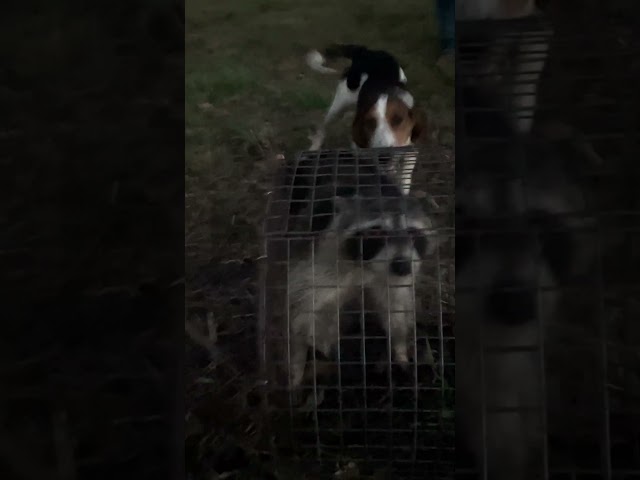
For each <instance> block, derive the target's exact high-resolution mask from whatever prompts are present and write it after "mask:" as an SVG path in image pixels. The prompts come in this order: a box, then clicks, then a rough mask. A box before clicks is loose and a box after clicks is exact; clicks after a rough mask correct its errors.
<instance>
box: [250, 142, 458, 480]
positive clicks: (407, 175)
mask: <svg viewBox="0 0 640 480" xmlns="http://www.w3.org/2000/svg"><path fill="white" fill-rule="evenodd" d="M407 165H408V167H407ZM453 173H454V168H453V155H452V154H451V153H450V152H445V151H444V150H442V149H438V147H434V148H431V149H424V150H422V149H416V148H395V149H363V150H357V151H352V150H337V151H314V152H301V153H299V154H298V155H297V156H296V158H294V159H292V161H290V162H287V163H286V164H284V165H283V167H282V171H281V172H280V174H279V175H277V176H276V178H275V179H274V183H273V188H272V189H271V193H270V201H269V205H268V206H267V214H266V218H265V222H264V242H265V263H264V271H263V275H262V277H261V280H260V283H261V285H260V288H261V292H262V293H261V299H262V302H263V308H262V310H261V312H260V324H261V346H260V348H261V351H262V352H263V355H262V361H263V367H262V371H263V373H264V375H265V379H266V380H267V385H268V387H267V388H266V389H265V403H264V404H265V410H264V414H265V415H267V416H268V417H269V421H270V424H271V425H272V426H274V427H273V428H274V434H275V436H276V437H279V438H282V439H284V438H286V437H289V446H294V447H295V450H296V451H297V452H298V453H299V454H300V456H301V457H302V458H307V459H308V461H309V462H312V463H316V464H317V463H319V464H320V465H322V466H324V468H326V472H329V471H330V470H332V469H333V470H335V468H336V467H335V465H336V463H339V462H347V461H349V460H352V461H354V462H356V463H357V464H358V465H359V467H360V471H361V472H375V471H381V470H383V471H387V472H389V473H390V474H392V475H394V477H393V478H407V479H411V478H424V475H425V473H427V474H429V475H432V476H433V475H436V476H446V475H450V474H451V473H452V472H453V468H454V465H453V462H454V459H453V448H454V446H453V438H454V432H453V424H452V423H451V422H449V421H447V420H446V419H443V411H445V410H446V411H449V412H451V411H452V410H453V405H448V406H447V405H446V402H447V401H451V400H452V397H453V396H452V395H449V394H447V393H446V392H445V391H444V387H443V386H442V385H441V383H442V379H446V378H447V377H450V376H451V374H452V368H453V365H452V362H451V361H450V360H447V359H448V358H449V357H451V356H452V355H453V344H452V337H453V335H452V332H451V328H452V324H453V316H454V302H453V299H452V297H453V284H452V278H451V273H452V271H453V244H452V237H453V207H454V198H453V187H454V185H453ZM407 179H408V180H410V182H408V181H407ZM403 188H408V189H409V192H408V193H407V192H406V191H404V190H403ZM354 193H357V194H358V195H359V197H361V198H362V202H360V203H358V204H357V205H358V210H357V214H355V215H354V218H355V220H353V221H354V222H356V223H357V222H359V221H361V219H362V218H365V215H370V214H371V211H372V210H373V211H375V212H379V213H380V214H381V215H390V217H389V218H396V217H395V216H393V215H394V214H396V215H400V217H398V218H405V219H407V218H409V219H411V218H413V217H412V215H415V213H412V212H414V210H412V209H413V208H414V207H415V205H421V207H420V210H421V211H422V212H424V213H425V214H426V215H427V217H428V218H429V219H430V221H431V223H430V227H429V228H428V229H426V230H424V229H423V230H420V229H419V230H418V231H417V232H416V234H417V235H419V236H418V237H415V239H414V237H412V236H407V235H408V234H409V233H408V231H405V229H406V228H407V227H406V226H403V227H400V230H399V231H398V232H397V233H391V231H389V232H387V231H383V232H382V233H383V234H382V235H378V236H376V232H373V233H371V234H369V233H366V234H365V235H364V236H363V237H362V239H361V240H360V241H361V242H365V240H372V239H374V240H375V239H378V238H381V239H382V240H381V241H383V242H384V243H383V244H384V248H390V247H389V245H396V244H395V243H392V242H401V243H400V244H402V242H403V241H404V240H406V239H409V241H410V242H418V241H419V240H418V238H422V236H423V235H427V237H425V238H427V239H429V238H430V239H432V240H428V241H427V244H430V243H429V242H430V241H433V242H434V243H435V245H436V246H435V247H434V248H435V251H434V252H433V253H432V254H431V255H430V256H429V258H428V260H422V267H421V268H420V269H419V270H412V271H411V274H410V275H408V277H406V278H407V280H406V281H402V282H397V281H395V283H391V282H390V280H389V278H386V279H385V284H384V290H385V291H386V294H385V295H386V298H387V299H389V300H387V301H386V302H387V303H386V307H385V313H384V315H383V317H385V318H386V320H383V321H384V322H387V328H386V330H387V331H390V330H391V327H390V326H389V322H390V319H391V317H392V316H394V315H407V316H408V317H407V318H410V321H409V323H410V325H409V327H408V330H409V331H411V333H412V335H410V337H411V339H410V341H409V340H408V341H407V344H406V347H407V351H408V352H411V351H412V352H413V357H415V358H414V359H413V360H410V363H409V365H408V366H406V367H405V369H402V368H401V367H399V366H398V365H397V362H398V359H397V358H395V353H394V352H395V350H394V348H395V344H392V343H391V338H392V336H389V335H388V334H386V333H385V329H384V328H382V329H381V325H382V324H381V323H379V322H380V320H381V318H379V315H380V313H381V312H380V311H378V310H376V309H371V308H369V304H370V303H371V301H372V298H370V297H371V292H370V291H369V290H367V288H366V287H365V286H358V287H357V288H358V291H357V294H356V296H357V297H358V299H357V300H358V301H356V302H355V305H353V306H350V304H345V305H342V302H341V301H337V302H336V304H335V305H334V306H335V307H336V308H339V311H338V312H337V313H338V314H337V315H335V316H336V318H337V324H338V345H337V347H336V349H335V352H336V354H335V356H334V357H332V358H329V359H326V358H325V355H324V353H320V352H319V351H316V349H313V350H314V351H313V352H312V354H311V360H310V363H311V364H312V365H311V366H309V365H308V364H307V366H306V368H305V373H304V375H305V378H306V375H307V374H308V373H309V370H312V372H311V373H310V375H311V377H312V378H311V379H309V382H310V383H308V382H307V380H304V379H303V381H302V383H301V384H300V387H298V388H297V389H296V388H292V386H291V384H290V383H289V382H290V380H291V375H290V374H287V375H285V376H288V379H284V378H282V374H281V373H278V372H281V369H282V367H284V370H287V367H290V366H291V364H292V359H291V356H292V355H291V352H290V350H288V349H289V348H290V335H289V332H290V331H291V325H287V326H286V327H285V330H286V331H285V332H283V331H282V327H279V326H278V325H279V322H280V320H278V318H279V317H280V316H282V312H284V317H286V318H289V315H290V313H289V311H290V308H291V307H290V305H291V304H292V302H291V298H286V297H288V296H289V297H290V296H291V295H294V293H293V292H292V291H291V290H290V289H286V288H282V286H281V284H282V283H283V281H284V280H283V278H284V276H286V282H287V285H290V282H291V281H292V280H291V276H292V275H296V274H297V273H292V272H293V271H294V270H295V271H296V272H299V271H300V268H301V267H299V265H300V264H301V263H300V262H301V259H302V261H304V259H305V258H309V259H310V265H312V267H311V278H312V280H311V281H310V285H311V290H312V293H311V295H313V296H314V298H316V303H317V301H318V300H317V297H318V296H322V295H323V293H322V292H323V289H326V288H329V291H333V290H332V289H335V288H336V286H337V285H330V284H329V285H327V284H324V283H322V280H320V279H319V278H316V277H317V276H316V275H314V273H316V269H318V268H320V269H321V265H322V263H320V262H321V260H320V259H321V258H324V257H322V255H323V254H324V253H323V252H325V250H323V248H324V249H326V248H328V247H326V245H333V243H327V244H325V243H322V242H323V241H324V240H323V239H325V240H326V239H328V238H329V239H330V238H331V235H336V236H337V235H338V234H337V233H334V230H332V229H333V228H337V229H339V228H340V226H335V225H333V223H332V222H333V221H334V219H335V218H338V217H337V216H338V213H337V210H336V201H335V197H341V196H342V197H345V198H352V196H353V194H354ZM407 199H408V200H407ZM396 200H397V201H396ZM394 202H395V203H394ZM396 203H397V205H396ZM393 205H396V207H393ZM410 205H411V206H410ZM377 208H378V209H379V210H376V209H377ZM394 208H399V209H398V210H394ZM361 210H362V211H361ZM365 211H366V212H367V213H365ZM418 217H419V218H422V217H420V216H418ZM366 218H368V217H366ZM374 218H375V217H374ZM385 218H386V217H385ZM404 221H405V222H408V221H409V220H404ZM332 225H333V226H332ZM394 225H395V224H394ZM397 225H400V224H399V223H398V224H397ZM403 225H404V224H403ZM406 225H408V223H407V224H406ZM394 228H395V227H394ZM394 231H395V230H394ZM336 232H337V230H336ZM370 235H373V236H370ZM410 235H414V234H413V233H411V234H410ZM283 244H286V246H287V247H286V248H283V247H282V245H283ZM323 245H324V246H323ZM363 245H364V243H361V244H360V248H361V249H362V248H364V246H363ZM402 245H404V244H402ZM410 245H417V244H414V243H411V244H410ZM340 248H343V247H342V246H339V245H334V246H333V247H331V250H330V251H331V252H334V251H340V250H339V249H340ZM413 248H418V247H415V246H411V247H410V250H411V249H413ZM293 250H297V251H296V252H295V253H292V251H293ZM411 251H413V250H411ZM305 252H306V253H305ZM332 258H333V257H332ZM387 261H388V260H384V259H382V260H376V259H375V258H374V259H365V258H364V257H359V260H358V262H359V269H360V270H359V272H360V273H359V275H361V276H363V277H362V278H369V276H370V274H369V273H367V272H369V270H367V268H369V269H371V268H377V267H374V265H376V263H375V262H377V263H379V264H382V265H385V262H387ZM416 261H417V260H415V259H414V260H412V261H411V264H414V263H415V262H416ZM332 262H333V263H332V265H333V267H332V269H333V270H334V271H335V272H341V271H342V270H343V269H344V268H347V267H345V265H347V264H345V263H344V260H339V257H335V258H333V260H332ZM316 264H317V265H318V266H317V267H316V266H315V265H316ZM414 268H415V267H414ZM302 271H304V269H303V270H302ZM445 273H446V274H447V275H446V274H445ZM339 278H341V277H339ZM293 282H294V283H295V280H293ZM362 283H364V282H362ZM402 289H404V290H402ZM398 292H408V294H409V295H410V299H409V300H408V303H406V304H404V306H403V307H401V308H397V307H396V308H394V307H392V304H391V300H390V299H391V298H392V297H393V298H395V297H396V296H397V295H399V293H398ZM341 295H342V293H336V296H337V297H341ZM375 300H377V299H375ZM443 301H446V302H447V303H443ZM419 303H424V304H425V305H420V306H419V307H418V304H419ZM312 304H313V302H312ZM374 304H375V302H374V303H373V304H372V305H374ZM315 307H316V305H312V306H311V310H310V311H311V312H315V311H316V308H315ZM332 308H333V307H332ZM301 311H302V312H304V311H305V310H301ZM343 318H345V319H347V321H346V322H345V323H344V325H341V323H342V321H343V320H342V319H343ZM418 320H419V321H418ZM291 321H292V319H291V318H289V320H288V322H289V323H291ZM285 323H287V321H285ZM418 324H419V325H418ZM340 327H344V328H347V327H349V328H352V330H345V331H343V328H340ZM318 328H324V326H323V325H319V326H316V327H314V330H313V333H312V335H313V336H314V339H315V340H314V342H316V341H317V338H316V336H317V334H318ZM354 328H355V330H353V329H354ZM378 330H379V331H378ZM283 347H285V350H286V351H288V352H289V353H288V354H285V357H284V358H282V357H280V358H278V356H279V354H278V351H280V350H279V349H282V348H283ZM385 351H386V354H385V353H384V352H385ZM432 351H435V352H436V353H437V355H438V358H437V359H436V360H435V361H434V360H433V359H432V358H431V357H433V354H432V353H431V352H432ZM429 355H430V356H431V357H429ZM423 357H424V359H423ZM435 362H437V363H435ZM325 367H326V368H328V369H331V368H333V370H327V372H329V373H325V370H324V368H325ZM436 372H437V373H439V375H434V373H436ZM279 375H280V377H279ZM438 376H439V377H440V378H438ZM447 381H448V383H449V388H451V387H452V383H453V380H452V379H450V380H447ZM434 382H435V383H434ZM308 384H309V387H307V385H308ZM294 391H295V392H296V393H295V394H294V393H293V392H294ZM281 393H284V398H283V397H282V395H280V396H279V394H281ZM296 396H300V397H301V398H293V397H296ZM305 399H306V400H305ZM294 404H295V405H294ZM285 412H286V415H287V416H288V417H289V420H290V421H289V422H288V424H287V422H285V424H284V427H282V426H281V427H280V428H278V425H282V424H281V423H280V422H279V421H278V418H280V416H281V415H282V414H283V413H285ZM276 443H278V442H276ZM283 446H285V447H286V445H277V446H276V449H278V448H282V447H283Z"/></svg>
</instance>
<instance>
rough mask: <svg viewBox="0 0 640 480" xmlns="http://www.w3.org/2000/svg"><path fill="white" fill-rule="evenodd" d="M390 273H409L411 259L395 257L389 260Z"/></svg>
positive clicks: (403, 275) (404, 275) (402, 274)
mask: <svg viewBox="0 0 640 480" xmlns="http://www.w3.org/2000/svg"><path fill="white" fill-rule="evenodd" d="M391 273H393V274H394V275H397V276H399V277H406V276H407V275H410V274H411V260H410V259H408V258H405V257H396V258H394V259H393V261H392V262H391Z"/></svg>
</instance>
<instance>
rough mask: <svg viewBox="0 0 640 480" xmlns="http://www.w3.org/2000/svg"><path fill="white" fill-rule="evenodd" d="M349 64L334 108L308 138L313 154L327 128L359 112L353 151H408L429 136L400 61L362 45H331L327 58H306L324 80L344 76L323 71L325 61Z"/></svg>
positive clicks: (317, 55) (312, 53) (311, 55)
mask: <svg viewBox="0 0 640 480" xmlns="http://www.w3.org/2000/svg"><path fill="white" fill-rule="evenodd" d="M336 58H348V59H350V60H351V65H350V66H349V67H347V68H346V69H345V70H344V72H342V79H341V80H340V82H339V83H338V87H337V89H336V93H335V95H334V98H333V101H332V102H331V106H330V107H329V110H328V111H327V114H326V115H325V118H324V120H323V122H322V124H321V125H320V126H319V127H318V129H317V130H316V132H315V133H314V134H313V135H311V136H310V137H309V139H310V140H311V146H310V150H319V149H320V147H321V146H322V143H323V142H324V138H325V133H326V128H327V126H328V125H329V124H330V123H331V122H332V121H333V120H335V119H336V118H337V117H338V116H340V115H342V114H343V113H344V112H345V111H347V110H349V109H351V108H353V107H354V106H355V109H356V114H355V118H354V120H353V125H352V131H351V137H352V147H354V148H357V147H360V148H383V147H404V146H409V145H412V144H413V143H415V142H416V141H417V140H418V138H420V137H423V136H424V135H425V134H426V116H425V115H424V113H422V112H421V111H419V110H418V109H417V108H416V107H415V105H414V99H413V96H412V95H411V93H410V92H409V90H408V89H407V87H406V83H407V77H406V75H405V73H404V71H403V69H402V67H401V66H400V64H399V63H398V61H397V60H396V59H395V58H394V57H393V56H392V55H391V54H389V53H387V52H385V51H382V50H369V49H368V48H367V47H363V46H360V45H331V46H329V47H327V48H326V49H325V50H324V54H323V53H320V52H319V51H317V50H312V51H310V52H309V53H307V56H306V61H307V65H309V67H310V68H312V69H313V70H315V71H317V72H320V73H325V74H340V72H339V71H338V70H336V69H333V68H328V67H326V66H325V59H336Z"/></svg>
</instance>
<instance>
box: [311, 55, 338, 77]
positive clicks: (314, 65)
mask: <svg viewBox="0 0 640 480" xmlns="http://www.w3.org/2000/svg"><path fill="white" fill-rule="evenodd" d="M306 60H307V65H308V66H309V68H311V69H312V70H315V71H316V72H320V73H325V74H337V73H338V71H337V70H336V69H335V68H329V67H325V66H324V62H325V58H324V55H322V54H321V53H320V52H319V51H318V50H311V51H310V52H309V53H307V56H306Z"/></svg>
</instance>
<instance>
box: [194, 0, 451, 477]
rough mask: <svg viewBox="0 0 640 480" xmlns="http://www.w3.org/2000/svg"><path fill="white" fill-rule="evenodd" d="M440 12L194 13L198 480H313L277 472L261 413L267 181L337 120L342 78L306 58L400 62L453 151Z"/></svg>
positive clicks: (199, 9) (355, 6) (383, 8)
mask: <svg viewBox="0 0 640 480" xmlns="http://www.w3.org/2000/svg"><path fill="white" fill-rule="evenodd" d="M432 9H433V5H432V4H431V2H426V3H425V2H422V1H419V0H408V1H405V2H402V4H401V5H400V4H398V2H394V1H391V0H381V1H378V2H376V3H375V4H371V3H370V2H364V1H352V2H338V1H337V0H327V1H325V2H320V3H318V2H311V1H309V0H302V1H293V0H248V1H244V2H211V1H204V0H189V1H187V2H186V34H185V35H186V67H185V75H186V78H185V115H186V126H185V140H186V172H185V194H186V199H185V205H186V215H185V217H186V227H185V249H186V250H185V255H186V260H185V261H186V270H187V292H186V294H187V299H188V305H187V309H188V311H187V318H188V319H189V322H188V329H189V332H190V333H191V335H190V339H189V340H187V344H186V347H185V348H186V352H187V362H188V372H187V385H186V401H187V414H186V417H187V418H186V425H187V426H186V429H187V431H186V445H187V452H186V454H187V471H188V472H189V473H190V475H191V478H194V479H197V478H208V479H210V478H238V479H240V478H247V479H248V478H251V479H258V478H274V479H275V478H296V479H299V478H311V477H305V476H304V475H303V473H301V472H299V471H295V469H293V467H292V466H285V465H282V464H279V465H277V466H276V465H273V462H272V461H271V459H270V456H269V454H268V448H269V446H268V443H269V440H268V438H269V432H266V431H263V430H261V420H260V418H259V415H258V412H257V409H256V408H255V401H256V398H255V397H256V387H258V385H257V381H258V379H257V377H256V367H257V356H256V339H255V328H256V327H255V326H256V317H255V314H256V296H257V293H258V285H257V283H256V258H257V257H259V256H260V254H261V250H260V242H259V240H260V236H259V232H260V227H261V221H262V217H263V214H264V211H265V203H266V197H265V193H266V191H267V189H268V187H269V183H268V182H269V174H270V173H271V171H272V170H273V168H274V167H275V166H276V165H277V160H276V157H277V155H279V154H284V155H285V156H286V157H287V158H289V157H291V156H293V155H294V154H295V152H296V151H299V150H303V149H305V148H307V147H308V139H307V136H308V135H309V134H310V133H311V131H312V130H313V128H314V127H315V125H316V124H317V122H319V121H320V120H321V119H322V117H323V115H324V113H325V111H326V108H327V107H328V106H329V103H330V101H331V99H332V96H333V91H334V88H335V82H336V78H335V77H333V76H323V75H320V74H318V73H315V72H312V71H310V70H309V69H308V68H307V67H306V65H305V64H304V61H303V55H304V53H305V52H306V51H307V50H308V49H309V48H322V47H324V46H325V45H327V44H329V43H332V42H345V43H358V44H364V45H367V46H369V47H371V48H382V49H385V50H388V51H390V52H392V53H393V54H394V55H396V56H397V57H398V58H399V59H400V61H401V63H402V64H403V66H404V67H405V71H406V74H407V77H408V78H409V82H410V85H411V88H412V91H413V92H414V95H415V97H416V100H417V101H418V102H419V103H420V104H421V105H422V106H423V107H424V108H425V109H426V110H427V112H428V114H429V117H430V121H431V124H432V132H431V141H432V142H435V143H439V144H443V145H445V146H450V145H452V143H453V119H454V117H453V99H454V90H453V81H452V79H450V78H449V77H447V76H446V75H445V74H444V73H442V72H441V71H440V70H438V68H437V67H436V62H437V60H438V41H437V36H436V33H437V32H436V25H435V19H434V16H433V11H432ZM348 122H349V116H348V115H347V116H346V117H345V119H343V120H342V121H341V122H338V123H337V124H336V125H334V126H333V127H332V128H331V129H330V130H329V135H328V138H327V142H326V146H327V147H344V146H346V145H348V136H347V132H348V129H346V128H345V127H346V126H347V125H348ZM287 469H289V470H291V469H293V470H291V471H289V472H288V473H283V472H285V470H287ZM276 472H277V473H276Z"/></svg>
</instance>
